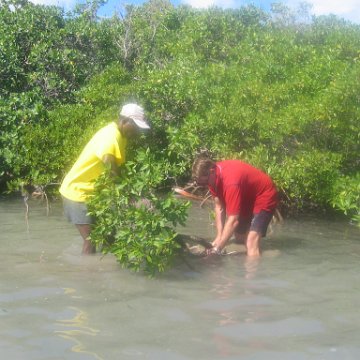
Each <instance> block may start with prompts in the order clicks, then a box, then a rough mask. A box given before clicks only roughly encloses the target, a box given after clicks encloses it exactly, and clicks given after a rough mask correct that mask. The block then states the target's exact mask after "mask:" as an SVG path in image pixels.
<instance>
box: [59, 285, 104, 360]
mask: <svg viewBox="0 0 360 360" xmlns="http://www.w3.org/2000/svg"><path fill="white" fill-rule="evenodd" d="M72 290H73V291H72ZM73 292H75V290H74V289H65V293H73ZM68 309H69V310H71V311H72V312H75V315H74V317H73V318H71V319H60V320H57V321H56V325H57V326H61V327H65V328H67V329H65V330H57V331H55V333H56V334H57V335H58V336H60V337H62V338H64V339H67V340H70V341H72V342H74V343H75V345H73V346H72V348H71V350H72V351H73V352H75V353H83V354H87V355H91V356H93V357H94V358H95V359H98V360H103V358H101V357H100V356H99V355H97V354H95V353H94V352H92V351H88V350H86V346H85V345H84V344H83V343H82V342H81V341H80V340H79V336H82V335H90V336H96V335H97V333H98V332H99V331H98V330H95V329H93V328H91V327H89V326H87V323H88V314H87V312H85V311H83V310H81V309H78V308H76V307H68Z"/></svg>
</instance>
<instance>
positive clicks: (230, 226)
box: [213, 215, 239, 251]
mask: <svg viewBox="0 0 360 360" xmlns="http://www.w3.org/2000/svg"><path fill="white" fill-rule="evenodd" d="M238 224H239V215H229V216H228V218H227V219H226V222H225V225H224V228H223V231H222V233H221V236H220V238H217V239H216V241H214V243H213V246H214V248H215V250H216V251H221V250H222V249H223V248H224V246H225V245H226V243H227V242H228V241H229V239H230V238H231V236H232V235H233V234H234V232H235V229H236V227H237V226H238Z"/></svg>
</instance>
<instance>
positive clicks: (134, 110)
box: [120, 104, 150, 129]
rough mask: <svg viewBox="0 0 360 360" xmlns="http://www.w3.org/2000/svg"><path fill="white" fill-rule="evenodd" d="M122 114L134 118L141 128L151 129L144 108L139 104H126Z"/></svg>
mask: <svg viewBox="0 0 360 360" xmlns="http://www.w3.org/2000/svg"><path fill="white" fill-rule="evenodd" d="M120 115H122V116H126V117H128V118H130V119H132V120H134V123H135V124H136V125H137V126H138V127H139V128H141V129H150V126H149V124H148V123H147V122H146V121H145V114H144V109H143V108H142V107H141V106H139V105H137V104H126V105H124V106H123V107H122V108H121V111H120Z"/></svg>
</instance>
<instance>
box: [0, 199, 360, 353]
mask: <svg viewBox="0 0 360 360" xmlns="http://www.w3.org/2000/svg"><path fill="white" fill-rule="evenodd" d="M30 210H31V212H30V217H29V222H30V230H29V232H28V231H27V227H26V224H25V222H24V206H23V203H22V199H16V201H15V200H14V201H5V202H4V201H1V199H0V228H1V231H0V252H1V254H2V255H3V256H2V259H1V262H0V319H1V323H0V349H1V358H2V359H27V360H38V359H73V360H75V359H77V360H80V359H81V360H85V359H86V360H89V359H97V360H99V359H106V360H108V359H110V360H112V359H119V358H120V359H139V358H141V359H166V360H175V359H176V360H179V359H188V360H193V359H194V360H195V359H223V360H230V359H247V360H248V359H252V360H255V359H257V360H260V359H283V360H293V359H309V360H317V359H325V360H330V359H359V358H360V346H359V337H360V330H359V323H360V315H359V314H360V313H359V311H356V310H354V309H357V308H358V305H359V296H360V285H359V272H360V263H359V254H360V241H359V230H358V229H357V228H354V227H350V226H349V225H348V224H346V223H344V222H343V221H333V220H331V221H329V220H327V219H326V220H321V219H317V218H309V219H296V220H291V219H289V220H288V221H287V222H286V223H285V224H284V227H283V228H282V229H280V230H279V232H278V233H276V234H274V235H273V236H272V237H271V238H269V239H267V240H265V241H264V244H263V245H264V247H263V250H264V251H263V253H262V256H261V258H260V259H259V261H252V260H251V261H250V259H247V258H246V257H245V255H243V253H244V251H242V252H241V254H237V255H234V256H223V257H220V258H216V259H212V260H211V259H208V260H206V259H204V258H189V259H188V260H189V263H190V264H191V266H192V267H193V269H194V270H192V271H191V272H190V271H189V268H188V267H187V266H185V265H184V264H181V265H178V266H175V267H174V269H172V270H171V271H169V272H168V273H167V274H166V276H163V277H161V278H159V279H152V280H150V279H147V278H146V277H143V276H142V275H141V274H138V275H134V274H131V273H129V272H128V271H126V270H123V269H121V268H120V267H119V266H118V265H117V264H116V261H115V260H114V258H113V257H111V256H109V257H105V258H104V259H101V260H100V258H99V257H90V258H86V259H85V258H83V257H81V256H80V252H81V249H80V239H79V235H78V234H77V233H76V232H75V230H76V229H74V228H73V227H72V226H70V225H69V224H68V223H67V222H66V221H65V220H64V218H63V214H62V204H61V203H59V204H54V205H53V206H52V210H51V212H50V214H49V216H45V215H46V214H45V212H44V209H43V207H41V208H40V207H39V208H36V207H35V205H34V206H32V208H31V209H30ZM192 211H193V214H194V215H193V216H191V217H190V218H189V219H190V221H189V222H188V225H187V227H186V233H187V234H189V235H198V236H202V237H205V238H211V236H212V233H213V228H208V227H207V226H208V225H207V224H208V218H207V213H206V212H204V211H203V210H202V209H199V210H198V211H197V209H193V210H192ZM181 232H183V231H181ZM184 232H185V230H184ZM75 289H76V290H75ZM88 299H92V301H91V302H90V301H88ZM103 299H111V301H109V302H107V304H106V306H103V305H104V304H103ZM71 306H72V307H71ZM99 310H101V311H99ZM119 324H121V326H119ZM49 329H51V334H49ZM109 334H111V335H112V334H116V336H111V335H110V336H109ZM120 345H121V348H120Z"/></svg>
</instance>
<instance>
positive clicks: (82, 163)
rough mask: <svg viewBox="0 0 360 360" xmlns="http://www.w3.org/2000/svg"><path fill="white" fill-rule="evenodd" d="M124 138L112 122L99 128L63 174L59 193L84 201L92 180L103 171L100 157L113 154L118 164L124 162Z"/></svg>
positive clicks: (90, 189) (73, 199)
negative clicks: (65, 173)
mask: <svg viewBox="0 0 360 360" xmlns="http://www.w3.org/2000/svg"><path fill="white" fill-rule="evenodd" d="M126 143H127V141H126V138H125V137H123V136H122V135H121V133H120V131H119V129H118V127H117V125H116V124H115V123H114V122H113V123H110V124H108V125H106V126H104V127H103V128H101V129H100V130H99V131H98V132H97V133H96V134H95V135H94V136H93V137H92V139H91V140H90V141H89V142H88V143H87V145H86V146H85V148H84V150H83V151H82V153H81V154H80V156H79V158H78V159H77V160H76V162H75V164H74V165H73V167H72V168H71V170H70V171H69V173H68V174H67V175H66V176H65V179H64V180H63V182H62V184H61V187H60V193H61V195H62V196H64V197H66V198H67V199H70V200H72V201H79V202H84V201H85V200H86V198H87V196H88V195H90V194H91V193H92V192H93V190H94V181H95V180H96V179H97V178H98V177H99V176H100V175H101V174H102V172H103V171H104V163H103V162H102V158H103V156H104V155H113V156H114V157H115V159H116V163H117V164H118V165H120V164H123V163H124V162H125V147H126Z"/></svg>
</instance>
